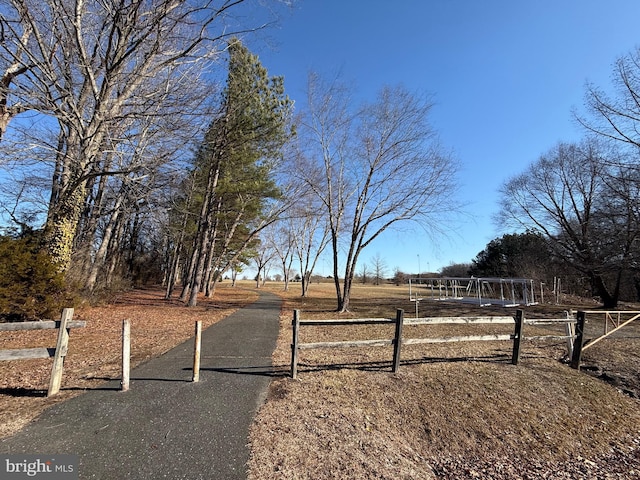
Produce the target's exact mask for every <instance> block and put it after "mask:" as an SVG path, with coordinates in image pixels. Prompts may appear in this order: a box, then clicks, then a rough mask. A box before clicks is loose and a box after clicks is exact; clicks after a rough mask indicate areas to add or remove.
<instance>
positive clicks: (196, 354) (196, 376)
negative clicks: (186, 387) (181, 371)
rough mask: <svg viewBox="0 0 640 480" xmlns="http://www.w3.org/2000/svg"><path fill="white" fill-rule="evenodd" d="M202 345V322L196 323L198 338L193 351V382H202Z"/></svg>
mask: <svg viewBox="0 0 640 480" xmlns="http://www.w3.org/2000/svg"><path fill="white" fill-rule="evenodd" d="M201 345H202V320H198V321H196V337H195V340H194V349H193V377H192V381H194V382H199V381H200V347H201Z"/></svg>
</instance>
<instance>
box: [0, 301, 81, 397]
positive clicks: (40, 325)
mask: <svg viewBox="0 0 640 480" xmlns="http://www.w3.org/2000/svg"><path fill="white" fill-rule="evenodd" d="M72 318H73V308H65V309H64V310H62V316H61V317H60V320H59V321H55V320H43V321H36V322H11V323H0V332H15V331H25V330H52V329H58V341H57V343H56V346H55V348H46V347H43V348H21V349H16V350H10V349H5V350H0V361H1V360H27V359H33V358H51V357H53V366H52V367H51V379H50V380H49V389H48V391H47V396H48V397H50V396H52V395H55V394H56V393H58V392H59V391H60V385H61V384H62V369H63V365H64V358H65V357H66V355H67V351H68V349H69V333H70V332H71V329H72V328H80V327H84V326H86V323H85V322H81V321H74V320H72Z"/></svg>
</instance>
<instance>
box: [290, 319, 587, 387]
mask: <svg viewBox="0 0 640 480" xmlns="http://www.w3.org/2000/svg"><path fill="white" fill-rule="evenodd" d="M579 318H580V317H579ZM384 324H395V334H394V338H390V339H373V340H347V341H335V342H316V343H300V341H299V332H300V328H301V327H303V326H326V327H330V326H338V325H341V326H344V325H384ZM455 324H458V325H461V324H463V325H471V324H473V325H486V324H513V325H514V330H513V333H511V334H491V335H467V336H452V337H440V338H433V337H427V338H405V337H404V336H403V326H404V325H455ZM525 324H526V325H559V324H564V325H565V335H543V336H528V337H526V339H527V340H566V341H567V348H568V350H569V356H571V357H572V358H573V357H575V352H576V351H577V352H580V351H581V348H575V344H576V343H577V342H578V341H579V342H580V345H582V341H583V340H582V336H580V339H579V340H578V338H577V336H576V335H575V334H574V325H575V324H576V320H574V319H573V318H570V317H569V316H568V315H567V317H566V318H562V319H525V317H524V312H523V310H517V311H516V315H515V317H511V316H485V317H430V318H415V319H405V318H404V311H403V310H402V309H398V310H397V312H396V317H395V319H394V318H360V319H334V320H302V319H301V318H300V310H295V311H294V312H293V322H292V342H291V377H292V378H296V377H297V374H298V355H299V351H300V350H309V349H318V348H349V347H384V346H391V345H392V346H393V358H392V371H393V372H394V373H395V372H397V371H398V368H399V367H400V355H401V347H402V346H403V345H417V344H426V343H448V342H482V341H513V350H512V357H511V363H512V364H514V365H517V364H518V362H519V361H520V350H521V346H522V341H523V340H524V339H525V336H524V333H523V331H524V325H525ZM576 330H577V329H576ZM581 332H582V329H580V334H581ZM578 362H579V359H578ZM572 365H573V363H572Z"/></svg>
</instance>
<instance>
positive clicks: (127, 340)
mask: <svg viewBox="0 0 640 480" xmlns="http://www.w3.org/2000/svg"><path fill="white" fill-rule="evenodd" d="M130 370H131V321H130V320H123V321H122V381H121V383H120V385H121V391H123V392H126V391H127V390H129V373H130Z"/></svg>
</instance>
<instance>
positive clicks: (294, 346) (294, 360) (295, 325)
mask: <svg viewBox="0 0 640 480" xmlns="http://www.w3.org/2000/svg"><path fill="white" fill-rule="evenodd" d="M291 327H292V330H293V338H292V342H291V378H296V377H297V376H298V331H299V330H300V310H294V311H293V322H292V323H291Z"/></svg>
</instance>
